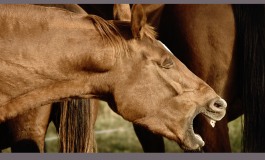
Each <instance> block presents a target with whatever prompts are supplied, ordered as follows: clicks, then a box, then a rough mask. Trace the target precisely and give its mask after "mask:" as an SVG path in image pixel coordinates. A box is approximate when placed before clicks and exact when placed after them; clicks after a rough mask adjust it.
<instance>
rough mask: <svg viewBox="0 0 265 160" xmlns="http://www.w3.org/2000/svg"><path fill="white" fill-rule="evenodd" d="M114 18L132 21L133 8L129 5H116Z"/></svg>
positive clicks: (114, 6)
mask: <svg viewBox="0 0 265 160" xmlns="http://www.w3.org/2000/svg"><path fill="white" fill-rule="evenodd" d="M113 18H114V20H120V21H130V20H131V8H130V5H129V4H114V5H113Z"/></svg>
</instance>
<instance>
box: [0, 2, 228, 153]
mask: <svg viewBox="0 0 265 160" xmlns="http://www.w3.org/2000/svg"><path fill="white" fill-rule="evenodd" d="M0 8H1V10H0V16H1V20H0V23H1V30H0V35H1V36H0V37H1V39H0V41H1V45H0V48H1V53H0V54H1V55H0V56H1V63H0V65H1V67H0V68H1V70H0V73H1V74H0V80H1V83H0V86H1V93H0V113H1V114H0V122H4V121H5V120H7V119H10V118H13V117H15V116H17V115H19V114H21V113H24V112H25V111H28V110H30V109H34V108H37V107H40V106H43V105H47V104H50V103H53V102H57V101H61V100H63V99H68V98H71V97H74V98H77V97H78V98H92V97H93V98H98V99H101V100H105V101H107V102H108V104H109V106H111V108H112V110H114V111H115V112H116V113H117V114H119V115H121V116H122V117H123V118H124V119H126V120H128V121H131V122H133V123H135V124H138V125H141V126H144V127H146V128H148V129H149V130H151V131H152V132H154V133H157V134H160V135H162V136H165V137H166V138H168V139H171V140H174V141H176V142H177V143H179V144H180V146H181V147H182V148H183V149H188V150H194V149H198V148H200V147H202V146H203V145H204V141H203V140H202V138H201V137H200V136H199V135H198V134H195V133H194V131H193V127H192V122H193V119H194V118H195V116H196V115H198V114H199V113H203V114H204V115H205V116H206V117H208V119H211V120H213V121H216V120H221V119H222V118H223V117H224V115H225V112H226V102H225V101H224V100H223V99H221V98H220V97H219V96H218V95H217V94H216V93H215V92H214V91H213V90H212V89H211V88H210V87H209V86H208V85H207V84H206V83H205V82H204V81H202V80H201V79H199V78H198V77H197V76H195V75H194V74H193V73H192V72H190V71H189V70H188V69H187V68H186V67H185V65H183V64H182V63H181V62H180V61H179V60H178V59H177V58H175V57H174V56H173V55H172V53H171V52H169V50H168V49H167V48H165V46H164V45H163V44H162V43H161V42H160V41H157V40H156V39H155V38H154V35H155V32H154V31H153V30H152V28H151V27H150V26H149V25H147V24H146V17H145V14H144V11H143V8H142V6H141V5H135V6H134V7H133V9H132V16H131V17H132V20H131V22H121V21H105V20H103V19H102V18H100V17H97V16H94V15H86V14H75V13H72V12H69V11H65V10H61V9H58V8H47V7H42V6H34V5H0ZM51 57H52V59H51ZM125 91H126V92H125Z"/></svg>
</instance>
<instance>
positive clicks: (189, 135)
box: [180, 113, 216, 152]
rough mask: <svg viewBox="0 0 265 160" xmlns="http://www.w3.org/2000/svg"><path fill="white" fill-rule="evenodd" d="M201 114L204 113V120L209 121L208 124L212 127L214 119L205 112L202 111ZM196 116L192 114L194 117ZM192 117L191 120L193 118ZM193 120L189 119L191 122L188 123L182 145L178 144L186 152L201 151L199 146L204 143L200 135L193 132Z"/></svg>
mask: <svg viewBox="0 0 265 160" xmlns="http://www.w3.org/2000/svg"><path fill="white" fill-rule="evenodd" d="M197 115H198V114H197ZM197 115H196V116H197ZM202 115H204V117H205V118H206V121H207V122H208V123H209V125H211V126H212V127H213V128H214V127H215V123H216V120H215V119H213V118H211V117H209V116H208V115H206V114H203V113H202ZM196 116H194V118H195V117H196ZM194 118H193V120H194ZM193 120H192V121H191V124H190V125H189V128H188V130H187V132H186V135H185V138H184V140H183V143H182V145H180V147H181V148H182V149H183V150H184V151H188V152H194V151H196V152H197V151H201V148H202V147H203V146H204V145H205V142H204V141H203V139H202V137H201V136H200V135H199V134H196V133H195V132H194V129H193Z"/></svg>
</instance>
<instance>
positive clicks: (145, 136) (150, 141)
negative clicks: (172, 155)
mask: <svg viewBox="0 0 265 160" xmlns="http://www.w3.org/2000/svg"><path fill="white" fill-rule="evenodd" d="M133 128H134V131H135V133H136V136H137V137H138V140H139V141H140V143H141V145H142V148H143V150H144V152H149V153H150V152H165V145H164V141H163V137H162V136H159V135H156V134H154V133H152V132H150V131H149V130H147V129H145V128H143V127H141V126H139V125H136V124H133Z"/></svg>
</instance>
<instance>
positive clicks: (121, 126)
mask: <svg viewBox="0 0 265 160" xmlns="http://www.w3.org/2000/svg"><path fill="white" fill-rule="evenodd" d="M241 121H242V117H239V118H238V119H236V120H235V121H233V122H230V123H229V124H228V125H229V136H230V142H231V147H232V151H233V152H240V151H241V137H242V134H241V129H242V124H241ZM217 123H218V122H217ZM95 136H96V141H97V148H98V152H103V153H107V152H125V153H126V152H127V153H131V152H143V151H142V148H141V145H140V143H139V141H138V139H137V137H136V135H135V133H134V130H133V126H132V123H130V122H127V121H125V120H124V119H123V118H122V117H121V116H119V115H117V114H116V113H114V112H113V111H112V110H110V108H109V107H108V105H107V104H106V103H105V102H101V105H100V108H99V112H98V118H97V121H96V126H95ZM164 140H165V147H166V152H183V151H182V150H181V149H180V148H179V146H178V144H177V143H175V142H173V141H169V140H167V139H166V138H164ZM58 142H59V141H58V136H57V133H56V131H55V127H54V125H53V123H50V125H49V129H48V132H47V134H46V138H45V143H46V150H47V152H58V151H59V148H58ZM3 152H10V148H8V149H6V150H4V151H3Z"/></svg>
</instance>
